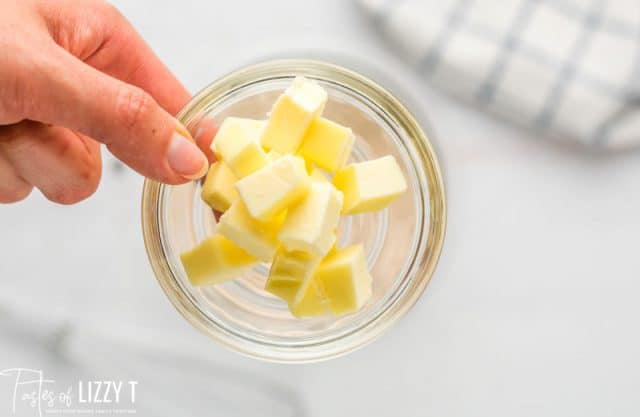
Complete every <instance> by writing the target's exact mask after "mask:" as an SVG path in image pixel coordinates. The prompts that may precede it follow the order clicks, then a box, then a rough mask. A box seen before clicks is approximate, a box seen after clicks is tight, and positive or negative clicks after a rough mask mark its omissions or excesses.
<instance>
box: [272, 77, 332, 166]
mask: <svg viewBox="0 0 640 417" xmlns="http://www.w3.org/2000/svg"><path fill="white" fill-rule="evenodd" d="M326 102H327V92H326V91H325V90H324V89H323V88H322V87H320V86H319V85H318V84H317V83H315V82H313V81H310V80H308V79H306V78H304V77H296V78H295V79H294V80H293V83H292V84H291V85H290V86H289V88H287V89H286V91H285V92H284V94H282V95H281V96H280V97H278V100H276V102H275V104H274V105H273V108H272V109H271V114H270V116H269V120H268V121H267V126H266V127H265V130H264V133H263V134H262V139H261V143H262V146H264V148H265V149H267V150H272V149H274V150H276V151H278V152H280V153H281V154H286V153H295V152H296V150H297V149H298V147H299V146H300V142H302V138H303V136H304V134H305V132H306V131H307V128H308V127H309V124H311V121H312V120H313V119H314V117H316V116H318V115H319V114H320V113H322V110H324V105H325V103H326Z"/></svg>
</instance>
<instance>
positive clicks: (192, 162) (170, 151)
mask: <svg viewBox="0 0 640 417" xmlns="http://www.w3.org/2000/svg"><path fill="white" fill-rule="evenodd" d="M27 84H28V88H29V89H33V90H32V92H33V94H32V95H31V97H37V98H38V99H37V100H29V103H30V106H27V108H25V109H24V110H25V113H26V114H27V118H29V119H32V120H37V121H41V122H44V123H51V124H56V125H61V126H65V127H68V128H70V129H73V130H76V131H78V132H80V133H83V134H85V135H87V136H90V137H92V138H93V139H95V140H97V141H99V142H102V143H104V144H106V145H107V148H108V149H109V150H110V151H111V152H112V153H113V154H114V155H115V156H116V157H117V158H118V159H120V160H121V161H122V162H124V163H125V164H127V165H128V166H130V167H131V168H133V169H134V170H136V171H138V172H139V173H141V174H142V175H144V176H147V177H149V178H152V179H154V180H157V181H161V182H165V183H170V184H178V183H183V182H185V181H187V180H192V179H196V178H199V177H201V176H203V175H204V174H205V173H206V170H207V167H208V161H207V158H206V157H205V155H204V154H203V153H202V151H200V149H199V148H198V146H197V145H196V144H195V143H194V141H193V139H192V138H191V135H190V134H189V132H188V131H187V129H186V128H185V127H184V126H182V125H181V124H180V123H179V122H178V121H177V120H176V119H175V118H174V117H173V116H171V115H170V114H169V113H167V111H165V110H164V109H163V108H162V107H160V105H159V104H158V103H157V102H156V101H155V100H154V98H153V97H151V95H149V94H148V93H147V92H145V91H144V90H142V89H140V88H138V87H135V86H133V85H130V84H127V83H124V82H122V81H120V80H117V79H115V78H112V77H110V76H108V75H106V74H104V73H102V72H100V71H98V70H96V69H94V68H92V67H90V66H88V65H86V64H84V63H83V62H82V61H80V60H78V59H77V58H75V57H73V56H72V55H70V54H68V53H67V52H66V51H64V50H62V49H60V50H59V53H58V54H56V56H55V57H53V58H49V59H48V60H47V62H46V63H45V64H44V65H43V66H42V70H41V71H35V74H34V73H31V74H30V79H29V81H28V83H27Z"/></svg>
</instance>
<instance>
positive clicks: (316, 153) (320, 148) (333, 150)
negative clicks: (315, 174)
mask: <svg viewBox="0 0 640 417" xmlns="http://www.w3.org/2000/svg"><path fill="white" fill-rule="evenodd" d="M354 142H355V136H354V135H353V132H352V131H351V129H349V128H347V127H344V126H341V125H339V124H338V123H334V122H332V121H331V120H327V119H325V118H323V117H317V118H315V119H313V121H312V122H311V125H310V126H309V129H308V130H307V133H306V134H305V136H304V138H303V140H302V145H301V146H300V150H299V151H298V152H299V154H300V155H302V156H303V157H304V158H305V159H306V160H308V161H311V162H313V163H315V164H316V165H318V166H319V167H320V168H324V169H326V170H327V171H329V172H336V171H338V170H340V169H341V168H342V167H343V166H344V165H345V164H346V163H347V160H348V159H349V155H350V154H351V149H352V148H353V143H354Z"/></svg>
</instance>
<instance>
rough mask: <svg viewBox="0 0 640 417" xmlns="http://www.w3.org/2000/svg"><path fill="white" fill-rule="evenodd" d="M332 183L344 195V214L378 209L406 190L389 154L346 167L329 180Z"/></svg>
mask: <svg viewBox="0 0 640 417" xmlns="http://www.w3.org/2000/svg"><path fill="white" fill-rule="evenodd" d="M333 184H334V185H335V186H336V188H337V189H338V190H340V191H342V193H343V194H344V206H343V208H342V213H344V214H356V213H362V212H366V211H375V210H381V209H383V208H385V207H387V206H388V205H389V204H390V203H391V202H392V201H393V200H394V199H395V198H396V197H398V196H400V195H401V194H403V193H404V192H405V191H406V190H407V183H406V181H405V179H404V176H403V175H402V171H401V170H400V167H399V166H398V163H397V162H396V160H395V159H394V158H393V156H391V155H387V156H384V157H382V158H378V159H372V160H370V161H365V162H359V163H355V164H350V165H349V166H347V167H346V168H345V169H343V170H342V171H340V172H338V173H337V174H336V175H335V176H334V177H333Z"/></svg>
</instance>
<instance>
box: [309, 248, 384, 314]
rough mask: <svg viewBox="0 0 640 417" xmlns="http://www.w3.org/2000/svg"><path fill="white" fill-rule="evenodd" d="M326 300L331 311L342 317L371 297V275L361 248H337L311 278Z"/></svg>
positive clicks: (358, 307)
mask: <svg viewBox="0 0 640 417" xmlns="http://www.w3.org/2000/svg"><path fill="white" fill-rule="evenodd" d="M314 280H317V281H318V282H319V285H321V286H322V289H323V291H324V293H325V295H326V297H327V299H328V300H329V306H330V309H331V311H332V312H333V313H334V314H336V315H339V314H345V313H351V312H354V311H357V310H358V309H360V308H361V307H362V306H363V305H364V304H365V303H366V302H367V300H368V299H369V298H370V297H371V292H372V290H371V284H372V278H371V274H370V273H369V271H368V269H367V262H366V260H365V257H364V250H363V249H362V245H353V246H349V247H347V248H344V249H338V250H337V251H336V252H334V253H333V254H332V255H329V256H327V257H326V258H325V259H324V260H323V261H322V262H321V263H320V266H319V267H318V269H317V270H316V273H315V275H314Z"/></svg>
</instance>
